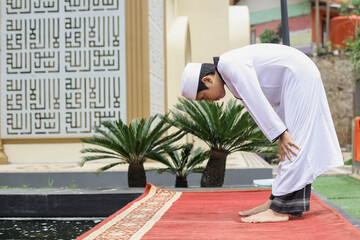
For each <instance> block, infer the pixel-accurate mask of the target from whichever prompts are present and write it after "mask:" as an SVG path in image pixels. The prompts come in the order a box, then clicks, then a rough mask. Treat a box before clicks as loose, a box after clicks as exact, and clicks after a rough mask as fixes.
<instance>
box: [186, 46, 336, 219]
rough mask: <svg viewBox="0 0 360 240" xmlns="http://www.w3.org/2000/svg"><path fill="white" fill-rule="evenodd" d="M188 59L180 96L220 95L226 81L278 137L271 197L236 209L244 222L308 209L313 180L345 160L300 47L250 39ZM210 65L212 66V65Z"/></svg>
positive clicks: (319, 85)
mask: <svg viewBox="0 0 360 240" xmlns="http://www.w3.org/2000/svg"><path fill="white" fill-rule="evenodd" d="M213 66H214V68H215V69H216V71H214V72H211V71H210V72H209V71H208V70H207V69H209V64H200V63H189V64H187V66H186V67H185V69H184V72H183V76H182V79H181V91H182V95H183V96H184V97H187V98H190V99H193V100H208V101H214V100H219V99H221V98H222V97H224V96H225V89H224V85H226V86H227V87H228V88H229V90H230V91H231V93H232V94H233V95H234V96H235V97H236V98H238V99H240V100H241V102H242V103H243V104H244V106H245V107H246V109H247V110H248V112H249V113H250V114H251V116H252V117H253V119H254V120H255V122H256V123H257V125H258V126H259V128H260V129H261V130H262V132H263V133H264V134H265V136H266V137H267V138H268V139H269V141H271V142H274V141H276V140H279V142H278V145H279V148H278V150H279V152H280V163H279V166H278V175H277V177H276V178H275V180H274V183H273V186H272V196H271V197H270V199H269V200H268V201H267V202H266V203H264V204H263V205H261V206H258V207H255V208H253V209H251V210H248V211H244V212H240V213H239V214H240V215H242V216H246V215H247V216H249V215H250V216H249V217H246V218H242V221H244V222H277V221H287V220H288V219H289V214H290V215H294V216H301V215H302V212H305V211H308V210H309V199H310V192H311V190H310V189H311V183H312V182H313V181H314V180H315V179H316V178H317V177H318V176H320V175H321V174H323V173H325V172H326V171H328V170H330V169H331V168H334V167H338V166H341V165H343V158H342V155H341V150H340V146H339V143H338V139H337V136H336V132H335V128H334V124H333V122H332V119H331V113H330V109H329V106H328V102H327V99H326V95H325V90H324V87H323V84H322V80H321V76H320V72H319V70H318V69H317V67H316V66H315V64H314V63H313V62H312V61H311V59H309V58H308V57H307V56H306V55H305V54H303V53H302V52H300V51H298V50H296V49H294V48H292V47H288V46H284V45H278V44H254V45H249V46H246V47H243V48H239V49H235V50H232V51H229V52H226V53H224V54H222V55H221V56H220V57H218V58H214V65H213ZM210 68H211V67H210Z"/></svg>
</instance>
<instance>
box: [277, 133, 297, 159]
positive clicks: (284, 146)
mask: <svg viewBox="0 0 360 240" xmlns="http://www.w3.org/2000/svg"><path fill="white" fill-rule="evenodd" d="M293 147H294V148H296V149H297V150H300V148H299V147H298V146H297V145H296V144H295V143H294V142H293V140H292V138H291V135H290V133H289V132H288V131H285V132H283V133H282V134H281V135H280V137H279V146H278V150H279V152H280V161H281V162H283V161H284V160H285V155H286V156H287V157H288V159H289V160H290V162H292V159H291V157H290V153H292V154H294V155H295V156H297V153H296V152H295V151H294V149H293Z"/></svg>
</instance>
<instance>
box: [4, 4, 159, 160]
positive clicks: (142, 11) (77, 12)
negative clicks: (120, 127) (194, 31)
mask: <svg viewBox="0 0 360 240" xmlns="http://www.w3.org/2000/svg"><path fill="white" fill-rule="evenodd" d="M20 2H22V1H20V0H14V1H9V2H6V3H5V2H2V1H1V7H2V17H5V15H4V10H5V8H6V7H8V8H10V7H9V6H11V4H12V5H13V6H14V9H15V10H16V11H19V12H22V14H23V15H26V14H27V15H30V16H22V15H19V14H18V15H17V18H18V19H21V20H26V21H33V24H35V20H36V21H37V19H39V22H40V21H42V20H41V19H46V17H48V16H47V15H45V14H44V12H47V11H49V13H50V12H54V11H55V10H54V9H47V8H49V7H51V6H50V5H49V6H46V7H44V9H41V8H43V5H39V6H35V5H34V6H31V4H33V3H34V2H26V3H25V4H21V3H20ZM124 2H125V3H126V4H125V7H124V5H121V6H115V7H112V5H111V4H113V5H117V4H120V3H124ZM56 3H58V4H59V5H56V4H55V5H54V6H52V8H57V10H56V11H63V9H66V7H67V5H69V4H70V2H63V1H58V2H56ZM160 3H161V2H158V1H155V2H154V1H152V2H151V4H148V2H144V1H142V0H131V1H128V0H126V1H114V2H112V3H111V4H108V3H105V4H104V6H102V5H101V4H102V2H101V3H97V1H81V2H80V1H78V2H77V3H76V4H74V5H71V4H70V5H71V8H74V9H69V11H67V12H66V11H65V13H64V14H63V15H62V14H57V13H56V11H55V13H53V14H55V15H54V16H52V17H51V16H50V18H49V19H50V22H51V21H52V19H54V18H55V19H57V18H59V22H60V23H59V24H60V25H59V27H61V28H62V29H61V31H64V33H61V34H59V35H56V33H57V32H56V31H57V30H58V28H56V27H55V28H47V29H50V30H49V32H44V31H40V30H39V29H38V28H40V27H41V26H42V25H41V24H40V25H36V28H35V33H36V34H39V35H38V36H37V37H36V36H35V38H34V39H31V36H30V35H29V38H26V36H25V35H24V36H25V37H24V36H22V38H21V39H22V41H25V40H27V41H28V42H30V41H29V40H30V39H31V40H33V41H34V42H35V43H39V44H43V43H46V42H42V41H47V39H48V37H49V38H50V39H51V38H52V37H54V39H55V38H56V37H59V36H60V40H59V43H60V45H61V46H63V47H64V49H63V50H62V51H58V52H59V55H60V57H59V58H58V62H56V64H57V65H56V64H55V66H60V68H61V69H64V68H63V67H61V66H62V64H64V65H66V64H68V65H69V67H68V69H70V70H74V69H75V70H77V71H75V73H71V71H69V73H67V74H68V75H67V76H68V77H67V78H66V79H70V78H71V79H70V80H68V81H69V83H68V84H67V85H65V86H62V87H60V88H58V89H56V91H60V93H61V94H64V95H66V99H67V100H66V104H62V103H61V104H62V105H63V106H62V108H63V109H64V108H65V107H68V106H70V107H71V106H72V105H73V106H76V107H75V108H74V109H72V112H73V113H74V114H73V115H81V114H83V113H84V112H85V113H86V111H90V112H94V116H97V117H98V120H99V121H98V122H97V123H99V122H100V121H102V120H106V119H118V118H119V117H120V116H121V118H122V119H123V120H124V121H129V120H131V119H132V118H134V117H137V118H140V117H144V116H145V117H146V116H149V115H150V90H149V89H150V80H149V79H150V78H151V79H152V83H153V85H155V86H153V87H152V88H153V89H156V90H159V91H158V92H156V93H154V94H152V96H153V97H152V100H154V99H155V102H156V103H157V105H156V107H155V110H153V112H160V111H162V112H164V108H165V100H164V99H165V98H164V57H163V56H161V54H162V55H163V54H164V42H163V39H160V40H157V39H154V38H155V37H157V34H159V33H160V34H161V32H162V31H163V29H161V25H162V24H163V23H162V21H163V20H162V19H161V22H160V23H159V21H158V20H159V18H162V17H161V15H163V13H162V12H158V11H157V6H156V5H158V4H160ZM7 5H8V6H7ZM70 5H69V6H70ZM19 6H22V7H23V8H24V9H21V8H20V9H19V8H18V7H19ZM44 6H45V5H44ZM69 6H68V7H69ZM95 8H96V9H95ZM110 8H111V9H110ZM8 10H9V9H8ZM15 10H14V11H15ZM30 10H31V11H33V13H32V12H31V11H30ZM105 10H108V11H109V12H108V13H107V12H106V11H105ZM86 11H90V12H92V11H94V14H92V15H91V16H89V15H88V14H87V12H86ZM111 11H117V12H116V14H115V15H113V14H112V12H111ZM149 12H150V13H151V14H149ZM95 13H96V14H95ZM84 15H86V16H84ZM95 15H99V17H97V16H95ZM113 16H114V17H113ZM121 17H123V18H122V19H121V20H120V18H121ZM109 18H110V20H109ZM124 18H126V21H124ZM149 18H150V19H149ZM103 19H105V20H106V21H107V22H106V21H105V20H103ZM2 20H3V19H2ZM82 20H84V21H83V22H81V21H82ZM85 20H86V21H85ZM44 21H45V20H44ZM87 21H88V22H87ZM2 23H3V24H4V23H5V21H4V20H3V22H2ZM55 23H56V21H55ZM85 23H86V26H87V27H85ZM7 24H9V22H7ZM45 24H47V23H46V21H45ZM79 24H80V25H81V27H79V26H78V25H79ZM125 24H126V28H125V27H124V26H125ZM156 24H158V25H156ZM150 25H151V29H154V27H155V28H157V29H156V30H157V31H152V32H151V33H149V31H150ZM44 26H45V25H44ZM46 26H47V25H46ZM104 26H108V27H104ZM119 26H122V29H126V33H124V32H121V31H120V29H119V28H118V27H119ZM159 26H160V27H159ZM5 29H6V28H4V25H2V31H4V30H5ZM8 29H10V30H11V28H8ZM13 30H18V29H15V28H14V29H13ZM20 30H22V31H24V33H26V30H29V29H26V28H22V29H20ZM95 30H96V31H95ZM94 31H95V32H94ZM108 32H111V33H112V34H113V35H111V39H110V38H109V41H108V40H106V41H105V40H104V39H105V38H106V37H107V36H108V35H107V33H108ZM28 34H31V31H30V30H29V31H28ZM40 34H43V35H40ZM86 34H89V36H88V37H87V38H85V37H84V36H85V35H86ZM94 34H95V36H96V39H92V38H94ZM10 35H11V34H8V36H10ZM162 35H164V33H162ZM2 36H4V37H3V38H2V40H1V42H2V52H3V53H4V50H5V49H6V48H4V46H5V45H4V43H5V39H6V38H5V34H3V35H2ZM42 36H44V38H42ZM86 36H87V35H86ZM160 37H161V36H160ZM65 38H66V39H67V41H65ZM125 38H126V41H124V39H125ZM149 38H151V41H152V43H155V44H160V45H162V46H161V48H159V47H158V46H154V48H158V49H156V50H158V51H153V53H152V54H150V53H149V42H150V40H149ZM13 40H14V39H13ZM92 40H93V42H92V43H90V42H87V41H92ZM161 40H162V41H161ZM16 42H17V43H19V42H20V41H18V40H17V41H16ZM51 43H52V42H51ZM125 43H126V47H125ZM71 44H72V45H71ZM81 44H88V45H86V46H82V45H81ZM91 44H95V45H91ZM102 44H103V45H106V44H115V45H116V46H118V45H117V44H120V47H119V49H116V51H117V50H118V52H119V53H121V54H123V55H122V57H119V58H118V57H117V56H118V55H117V54H114V53H113V52H112V49H108V48H104V47H103V45H102ZM78 45H80V46H78ZM24 46H25V45H24ZM46 46H48V44H46ZM106 46H107V45H106ZM92 47H94V48H96V49H95V50H99V51H98V52H96V51H94V52H92V51H90V50H91V48H92ZM76 48H78V49H76ZM125 48H126V49H125ZM30 49H31V48H30ZM53 50H56V49H52V48H51V49H50V50H49V51H46V49H45V51H44V50H42V52H41V54H45V53H46V54H50V55H51V54H52V52H53ZM76 50H78V52H76ZM30 51H32V50H30ZM81 51H86V53H88V52H89V53H91V54H92V53H93V55H92V57H94V58H93V59H90V55H89V56H88V55H87V56H88V57H89V58H87V57H84V56H85V55H82V52H81ZM80 52H81V53H80ZM125 52H126V59H125V54H124V53H125ZM70 53H74V54H73V55H72V56H70V57H64V56H65V55H66V54H70ZM116 53H117V52H116ZM84 54H85V53H84ZM50 55H49V56H50ZM41 56H42V55H41ZM61 56H62V57H61ZM111 57H115V58H116V59H115V60H114V59H111ZM48 59H49V58H46V57H45V58H44V57H43V58H39V59H37V58H35V60H34V61H39V62H41V63H42V62H46V60H48ZM125 61H126V64H125V65H126V67H125V65H121V67H120V68H119V69H121V72H119V71H115V70H114V69H110V68H111V64H115V65H118V64H120V63H122V64H123V63H125ZM150 61H152V64H151V66H150V63H149V62H150ZM2 63H7V64H10V63H9V62H7V61H4V60H3V59H2ZM2 66H3V69H2V75H1V79H0V81H1V83H2V84H6V83H7V82H8V81H7V79H6V78H7V77H6V76H5V75H4V74H3V73H4V72H5V71H4V69H6V67H9V66H7V65H6V64H2ZM34 66H35V65H34ZM44 66H45V64H44ZM47 66H48V67H47V68H49V66H51V64H50V65H47ZM89 66H90V67H89ZM99 66H102V68H101V69H100V67H99ZM87 67H89V68H87ZM72 68H73V69H72ZM150 68H151V73H150ZM87 69H95V71H94V72H91V71H86V70H87ZM104 69H105V70H104ZM119 69H118V70H119ZM125 69H126V78H125ZM45 70H47V69H46V68H45ZM100 70H101V71H100ZM73 72H74V71H73ZM161 72H162V73H161ZM64 73H65V74H66V72H65V71H64V70H63V72H61V74H64ZM39 74H40V73H39ZM61 74H56V73H53V75H56V77H63V75H61ZM111 74H115V76H114V79H113V78H111V79H110V77H111V76H110V75H111ZM161 75H162V76H161ZM14 76H15V77H20V75H19V76H16V75H13V77H14ZM51 76H52V75H51V74H46V77H49V78H50V77H51ZM35 77H37V76H36V75H31V78H35ZM85 77H86V78H88V79H90V78H94V81H93V82H91V81H90V83H89V84H88V85H86V86H88V88H87V89H88V90H89V91H90V92H86V91H85V90H87V89H85V88H84V89H85V90H84V91H82V88H81V87H84V86H85V83H83V82H81V78H85ZM73 78H74V79H73ZM115 78H116V79H115ZM117 78H121V79H122V82H125V81H126V84H125V85H126V86H125V85H122V86H121V87H119V86H118V85H106V84H105V83H104V82H106V81H107V80H109V79H110V80H111V81H112V80H114V81H115V83H116V84H117V83H119V81H117ZM101 79H104V81H100V80H101ZM114 81H112V82H114ZM159 85H160V86H159ZM161 85H162V86H161ZM29 86H30V87H33V88H35V87H36V88H38V87H40V86H41V85H38V84H33V85H29ZM43 86H44V88H38V89H35V90H36V92H35V93H36V94H35V100H37V101H39V103H38V104H35V105H34V106H35V107H41V106H42V105H41V104H44V105H46V104H48V102H50V103H51V101H47V100H46V98H45V99H43V98H40V97H39V96H40V95H41V94H44V96H47V95H49V96H51V94H53V93H54V91H49V87H51V85H49V86H47V85H45V84H44V85H43ZM161 88H162V89H163V90H162V91H161ZM4 89H9V88H2V90H3V91H4ZM66 89H68V92H66V91H65V90H66ZM3 91H2V97H4V96H5V95H4V92H3ZM56 91H55V92H56ZM71 91H72V92H71ZM33 92H34V91H33V90H31V91H25V92H24V93H23V95H22V96H21V95H19V96H20V97H26V96H27V94H28V95H29V96H30V95H31V94H33ZM119 92H123V93H125V92H126V94H123V95H122V99H121V101H120V103H118V100H119V99H118V95H119ZM108 93H109V94H108ZM33 95H34V94H33ZM93 95H95V97H92V96H93ZM125 95H126V96H125ZM31 96H32V95H31ZM54 96H55V97H56V95H54ZM86 97H88V98H89V99H92V98H93V99H92V101H93V103H92V105H91V104H88V109H86V108H84V106H85V105H86V101H85V100H86V99H87V98H86ZM158 98H160V100H159V99H158ZM161 98H162V99H161ZM4 99H6V98H4ZM2 100H3V99H2ZM30 100H33V99H30ZM55 100H56V99H55ZM55 102H56V101H55ZM112 102H115V103H116V104H115V103H114V104H115V106H118V105H119V104H120V106H124V105H126V106H125V107H124V108H122V109H121V111H120V110H119V109H117V110H116V111H115V110H114V111H115V112H116V114H112V112H111V111H112V110H113V109H111V106H110V107H109V106H108V105H106V104H107V103H112ZM2 104H3V106H5V108H6V107H8V106H9V105H8V104H5V105H4V101H2ZM98 105H99V106H102V109H103V110H104V111H103V112H100V113H96V112H98ZM2 109H4V107H3V108H2ZM2 113H3V112H2ZM44 114H45V115H46V114H47V115H49V114H51V111H46V109H45V111H44ZM86 116H87V115H86ZM86 116H85V117H82V118H81V117H77V118H74V120H73V121H74V124H73V125H75V126H77V125H76V124H80V123H83V122H87V121H89V120H90V119H89V117H86ZM0 117H1V122H3V123H4V122H6V119H7V118H8V117H7V116H4V115H3V114H0ZM62 117H64V115H62ZM40 120H42V121H43V122H44V126H45V127H46V126H51V124H50V125H49V124H48V122H49V121H51V120H52V119H50V118H49V119H45V118H41V119H39V121H40ZM69 121H70V120H69V118H68V117H66V123H67V124H69ZM75 123H76V124H75ZM88 123H89V124H87V125H86V126H85V125H84V126H82V125H81V126H82V127H87V129H90V131H88V132H86V133H83V134H79V133H77V132H74V133H73V135H71V136H68V135H62V136H60V135H59V136H51V138H49V137H50V135H49V134H43V135H41V136H40V135H39V136H33V135H31V136H27V137H26V136H25V135H26V134H23V135H24V136H25V138H24V137H23V136H21V137H19V138H16V139H15V138H7V137H6V135H4V134H2V135H1V137H2V139H0V140H1V141H0V144H1V143H2V144H4V145H3V147H4V152H5V154H6V155H7V157H8V162H10V163H64V162H80V161H81V154H80V150H81V149H82V148H83V144H82V143H80V141H79V137H90V136H92V134H93V131H92V127H93V126H94V122H91V121H89V122H88ZM47 124H48V125H47ZM64 126H65V124H60V127H61V128H64ZM22 130H25V128H23V129H20V132H21V131H22ZM78 131H81V129H80V130H79V129H78ZM23 133H26V132H25V131H23ZM0 150H2V149H1V147H0Z"/></svg>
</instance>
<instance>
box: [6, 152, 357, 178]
mask: <svg viewBox="0 0 360 240" xmlns="http://www.w3.org/2000/svg"><path fill="white" fill-rule="evenodd" d="M343 155H344V159H346V160H347V159H350V158H351V153H349V152H344V153H343ZM105 163H109V161H97V162H89V163H86V164H85V165H84V166H83V167H81V166H80V165H79V163H65V164H60V163H48V164H11V163H10V164H7V165H0V173H21V172H24V173H36V172H39V173H40V172H42V173H43V172H47V173H52V172H96V171H97V169H99V168H100V167H102V166H104V164H105ZM161 166H163V165H162V164H161V163H157V162H152V161H150V162H147V163H145V168H147V169H148V168H154V167H161ZM226 168H227V169H246V168H251V169H252V168H272V169H273V175H274V176H276V174H277V172H276V168H277V166H271V165H270V164H268V163H267V162H266V161H265V160H263V159H262V158H260V157H259V156H258V155H256V154H254V153H247V152H238V153H234V154H231V155H229V156H228V159H227V164H226ZM127 169H128V165H127V164H124V165H118V166H116V167H113V168H111V169H109V170H108V171H127ZM350 174H352V166H351V165H344V166H341V167H338V168H335V169H332V170H330V171H328V172H327V173H325V175H350Z"/></svg>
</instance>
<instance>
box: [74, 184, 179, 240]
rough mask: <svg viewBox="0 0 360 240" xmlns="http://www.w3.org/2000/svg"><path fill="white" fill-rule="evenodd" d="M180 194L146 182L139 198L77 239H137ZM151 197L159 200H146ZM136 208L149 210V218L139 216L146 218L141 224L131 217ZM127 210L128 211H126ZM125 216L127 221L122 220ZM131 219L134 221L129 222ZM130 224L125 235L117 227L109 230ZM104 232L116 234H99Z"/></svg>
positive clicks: (135, 215) (133, 215)
mask: <svg viewBox="0 0 360 240" xmlns="http://www.w3.org/2000/svg"><path fill="white" fill-rule="evenodd" d="M181 194H182V193H181V192H176V191H168V190H164V189H161V188H159V187H156V186H154V185H152V184H151V183H147V185H146V187H145V190H144V193H143V194H142V195H141V196H140V197H139V198H137V199H135V200H134V201H132V202H130V203H128V204H127V205H126V206H125V207H123V208H122V209H120V210H119V211H117V212H115V213H114V214H112V215H111V216H109V217H108V218H106V219H105V220H104V221H102V222H101V223H100V224H98V225H96V226H95V227H94V228H92V229H91V230H90V231H88V232H86V233H84V234H83V235H81V236H80V237H78V238H77V240H81V239H84V240H92V239H114V237H115V238H116V239H139V238H140V237H142V236H143V235H144V234H145V233H146V232H147V231H149V230H150V229H151V228H152V226H153V225H154V224H155V223H156V222H157V221H158V220H159V219H160V218H161V217H162V216H163V215H164V214H165V212H166V211H167V210H168V209H169V208H170V207H171V206H172V203H173V202H175V201H176V200H177V199H178V198H179V197H180V196H181ZM151 198H153V199H152V200H158V201H159V202H158V203H156V204H153V203H152V202H151V201H148V200H151ZM149 204H150V205H153V207H151V206H150V208H146V205H149ZM154 206H156V207H154ZM148 207H149V206H148ZM141 208H142V209H141ZM129 209H130V210H129ZM138 209H140V210H141V211H140V212H142V211H144V210H149V211H150V214H149V215H148V217H149V219H145V218H140V219H141V220H144V219H145V220H146V221H143V222H144V223H143V224H138V222H137V219H135V220H134V219H132V218H131V217H133V218H134V217H135V218H136V217H138V214H136V213H134V212H136V211H138ZM128 210H129V212H126V211H128ZM126 218H127V220H128V221H127V220H124V219H126ZM131 220H133V221H135V222H136V223H134V222H133V223H131ZM112 221H114V222H113V223H112ZM131 224H132V225H133V228H132V229H131V227H128V228H129V229H130V231H129V232H128V233H124V234H125V235H126V236H120V235H121V233H119V232H120V231H118V230H119V229H116V230H117V231H111V230H112V229H111V228H116V227H117V226H118V227H120V226H121V225H131ZM115 225H117V226H115ZM119 225H120V226H119ZM106 232H107V234H108V235H111V234H114V235H116V236H107V237H104V236H101V235H103V234H104V233H106ZM105 235H106V234H105ZM108 237H110V238H108Z"/></svg>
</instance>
